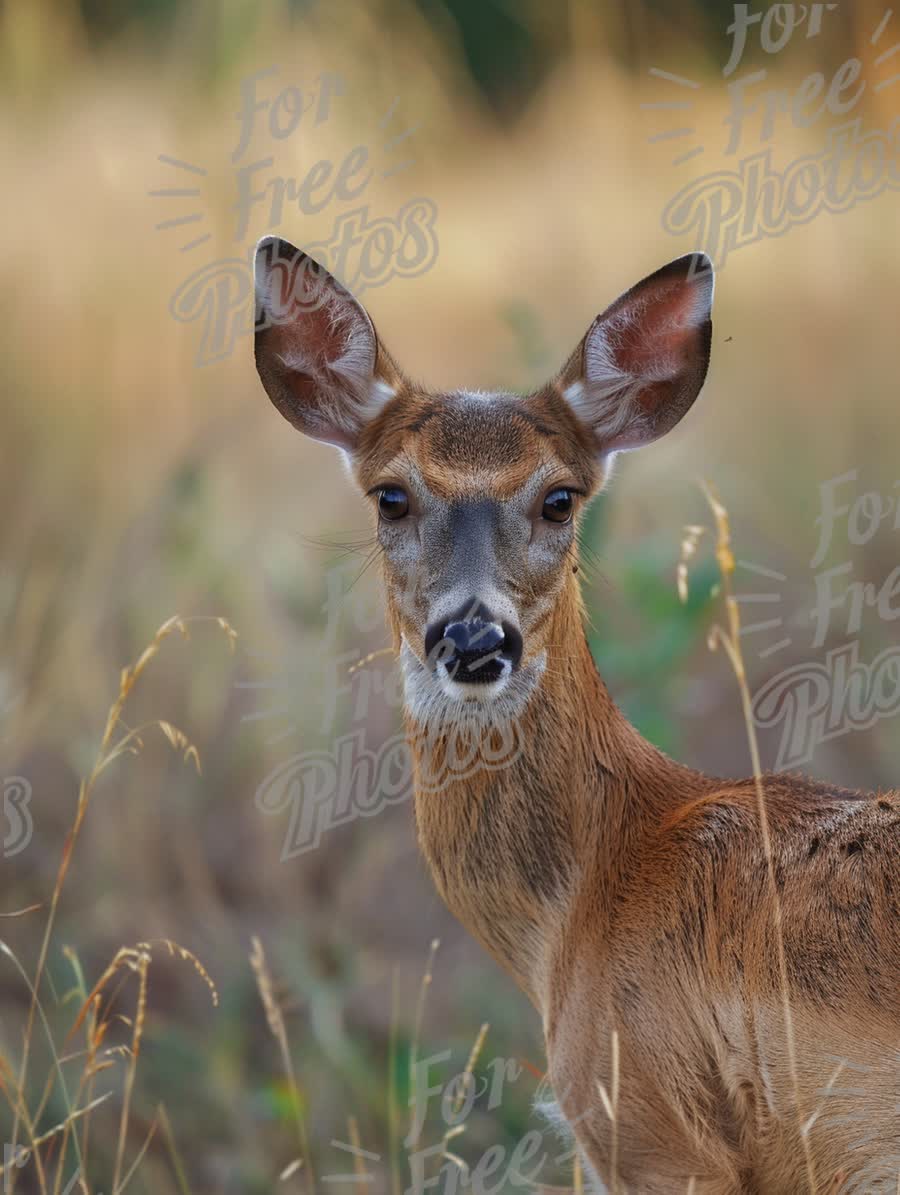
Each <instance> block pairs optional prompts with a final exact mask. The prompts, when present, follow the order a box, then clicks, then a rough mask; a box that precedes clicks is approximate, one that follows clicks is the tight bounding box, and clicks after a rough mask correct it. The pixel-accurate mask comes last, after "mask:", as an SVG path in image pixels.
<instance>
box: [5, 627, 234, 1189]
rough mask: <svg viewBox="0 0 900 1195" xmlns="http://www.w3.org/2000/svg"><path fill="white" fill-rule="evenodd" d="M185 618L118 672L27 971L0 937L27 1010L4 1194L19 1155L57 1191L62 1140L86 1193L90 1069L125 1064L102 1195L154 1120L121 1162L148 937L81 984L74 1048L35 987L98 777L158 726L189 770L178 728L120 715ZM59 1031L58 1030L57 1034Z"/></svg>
mask: <svg viewBox="0 0 900 1195" xmlns="http://www.w3.org/2000/svg"><path fill="white" fill-rule="evenodd" d="M189 621H199V620H196V619H194V620H186V619H182V618H180V617H178V616H175V617H173V618H170V619H168V620H167V621H166V622H165V623H163V625H162V626H161V627H160V628H159V629H158V630H157V632H156V634H155V635H154V636H153V639H152V640H151V642H150V643H149V645H148V646H147V647H146V648H145V650H144V651H143V652H142V653H141V654H140V656H139V657H138V659H137V661H136V662H135V664H134V665H132V666H131V667H129V668H125V669H123V671H122V674H121V677H120V680H119V691H118V694H117V696H116V699H115V701H114V702H113V704H112V706H111V707H110V710H109V713H108V715H107V719H106V726H105V728H104V731H103V736H102V738H101V741H100V746H99V749H98V751H97V755H96V758H95V760H94V764H93V766H92V768H91V770H90V772H89V774H88V775H87V777H86V778H85V779H84V780H83V781H82V783H81V786H80V788H79V792H78V801H77V803H76V807H75V818H74V821H73V823H72V826H71V828H70V830H69V832H68V834H67V836H66V841H65V844H64V846H63V851H62V857H61V859H60V863H59V867H58V870H57V873H56V880H55V883H54V886H53V892H52V895H51V898H50V902H49V911H48V915H47V920H46V924H45V927H44V932H43V936H42V938H41V943H40V949H39V952H38V958H37V963H36V966H35V971H34V976H33V977H32V978H29V977H28V976H27V974H26V972H25V969H24V967H23V966H22V964H21V963H20V961H19V960H18V958H16V957H15V956H14V955H13V954H12V952H11V951H10V950H9V948H8V947H7V946H6V944H5V943H4V944H2V948H3V953H4V954H6V956H7V957H8V958H10V959H11V960H12V961H13V962H14V964H15V966H16V969H17V970H18V971H19V973H20V974H21V975H22V977H23V979H24V980H25V982H26V984H27V986H28V990H29V993H30V1000H29V1003H28V1011H27V1014H26V1017H25V1024H24V1027H23V1030H22V1048H21V1055H20V1059H19V1062H18V1066H17V1067H16V1066H15V1065H14V1064H12V1063H10V1062H9V1061H7V1060H6V1059H3V1060H2V1072H3V1078H2V1080H0V1090H2V1093H3V1095H4V1097H5V1098H6V1100H7V1102H8V1103H9V1106H10V1108H11V1111H12V1114H13V1122H12V1132H11V1138H10V1141H9V1144H8V1154H9V1157H10V1158H11V1159H12V1164H7V1166H6V1167H5V1169H4V1171H3V1173H4V1183H5V1187H4V1190H5V1191H6V1192H8V1195H13V1192H14V1191H15V1188H16V1185H17V1183H18V1180H19V1178H20V1177H21V1172H22V1170H23V1168H24V1167H25V1166H27V1165H28V1164H29V1163H30V1164H31V1165H32V1166H33V1169H34V1176H35V1179H36V1181H37V1183H38V1186H39V1190H40V1193H41V1195H49V1193H50V1192H51V1191H52V1192H53V1195H59V1192H60V1191H61V1189H62V1184H63V1179H64V1168H65V1166H66V1165H67V1164H68V1162H69V1151H68V1149H67V1146H68V1145H69V1144H70V1143H71V1146H72V1155H73V1156H74V1160H75V1163H76V1174H77V1175H78V1181H79V1185H80V1189H81V1190H82V1191H83V1192H84V1195H90V1193H91V1186H90V1183H89V1180H88V1177H87V1176H88V1167H89V1151H88V1145H89V1141H90V1137H89V1129H90V1125H91V1115H92V1113H93V1111H94V1109H96V1108H97V1107H99V1105H101V1104H103V1103H104V1102H105V1101H106V1100H107V1099H109V1098H110V1096H111V1095H113V1094H114V1093H113V1091H108V1092H105V1093H103V1094H102V1095H101V1096H98V1097H94V1094H93V1092H94V1088H95V1081H96V1079H97V1076H98V1075H100V1074H103V1073H104V1072H106V1071H108V1070H109V1069H110V1068H111V1067H112V1066H114V1065H115V1062H116V1061H117V1060H118V1059H120V1058H124V1059H125V1063H126V1065H125V1075H124V1082H123V1090H122V1097H121V1108H120V1114H119V1127H118V1134H117V1137H116V1150H115V1161H114V1165H113V1171H112V1178H111V1185H110V1191H111V1195H120V1192H122V1191H124V1190H125V1188H126V1186H127V1185H128V1183H129V1181H130V1179H131V1177H132V1175H133V1174H134V1171H135V1169H136V1167H137V1166H138V1165H139V1163H140V1160H141V1158H142V1157H143V1155H144V1153H145V1151H146V1149H147V1147H148V1145H149V1143H150V1140H151V1138H152V1136H153V1133H154V1132H155V1130H156V1122H155V1121H154V1122H153V1123H152V1124H151V1126H150V1130H149V1132H148V1134H147V1136H146V1138H145V1139H144V1141H143V1143H142V1145H141V1146H140V1148H139V1150H138V1153H137V1156H136V1158H135V1160H134V1162H133V1163H132V1165H131V1166H130V1167H129V1168H128V1170H127V1171H126V1170H125V1169H124V1167H125V1151H126V1148H127V1144H128V1139H129V1121H130V1114H131V1102H132V1094H133V1091H134V1083H135V1077H136V1073H137V1065H138V1059H139V1057H140V1053H141V1042H142V1040H143V1035H144V1025H145V1017H146V1008H147V988H148V982H149V979H148V976H149V969H150V964H151V962H152V951H153V946H152V944H151V943H149V942H140V943H138V945H137V946H136V947H122V948H121V949H119V950H118V951H117V952H116V955H115V957H114V958H113V959H112V961H111V962H110V964H109V966H108V967H107V968H106V969H105V970H104V971H103V973H102V974H101V975H100V977H99V978H98V979H97V981H96V983H95V984H94V985H93V987H92V989H91V990H90V992H88V993H86V994H84V996H83V1001H82V1006H81V1011H80V1012H79V1013H78V1016H77V1017H76V1020H75V1023H74V1025H73V1026H72V1030H71V1033H70V1034H69V1038H71V1037H72V1036H73V1035H74V1034H75V1032H76V1031H77V1030H78V1029H79V1028H80V1027H81V1026H82V1024H84V1025H86V1027H87V1043H86V1047H85V1049H84V1050H83V1051H79V1052H77V1053H75V1054H67V1055H65V1056H61V1054H60V1053H59V1052H58V1049H57V1047H56V1045H55V1043H54V1041H53V1037H52V1033H51V1031H50V1028H49V1023H48V1019H47V1015H46V1012H45V1009H44V1005H43V1003H42V996H41V989H42V985H43V982H44V978H45V972H46V969H47V963H48V958H49V954H50V950H51V945H52V943H53V940H54V929H55V927H56V921H57V913H58V910H59V906H60V901H61V899H62V895H63V888H64V886H65V882H66V878H67V876H68V874H69V868H70V865H71V863H72V859H73V856H74V852H75V848H76V846H77V843H78V839H79V837H80V835H81V831H82V827H83V824H84V820H85V817H86V816H87V813H88V809H89V807H90V804H91V799H92V797H93V795H94V792H95V789H96V786H97V782H98V780H99V778H100V776H101V775H102V774H103V773H104V772H105V771H106V769H107V768H108V767H110V765H111V764H113V763H114V762H115V761H116V760H117V759H120V758H122V757H123V756H125V755H137V754H139V752H140V750H141V748H142V747H143V745H144V743H143V738H142V735H145V734H146V733H147V731H148V730H151V729H153V728H157V729H159V730H161V731H162V733H163V735H164V737H165V738H166V740H167V741H168V742H169V743H170V744H171V746H172V747H173V748H174V749H175V750H177V751H179V752H180V753H182V755H183V758H184V759H185V761H187V760H192V761H193V762H194V764H195V765H196V767H197V769H198V771H199V767H200V759H199V755H198V753H197V749H196V747H194V746H193V744H191V743H190V741H189V740H188V738H187V736H186V735H185V734H184V733H183V732H182V731H180V730H178V729H177V728H176V727H174V726H173V725H172V724H171V723H169V722H166V721H162V720H159V719H156V720H154V721H151V722H147V723H144V724H143V725H141V726H138V727H132V728H125V727H124V721H123V714H124V710H125V706H126V703H127V702H128V699H129V697H131V695H132V693H133V691H134V689H135V687H136V686H137V684H138V682H139V681H140V679H141V677H142V676H143V674H144V672H145V670H146V669H147V667H148V666H149V665H150V663H151V661H153V660H154V659H155V657H156V656H157V655H158V653H159V651H160V648H161V647H162V644H163V642H164V641H165V640H166V639H167V638H168V637H169V636H170V635H171V634H173V633H174V632H176V631H177V632H179V633H180V634H181V635H182V636H183V637H184V638H185V639H187V638H188V637H189V630H188V622H189ZM203 621H212V622H214V623H215V624H216V625H217V626H218V627H219V628H220V629H221V630H222V631H223V632H224V633H225V635H226V636H227V637H228V642H229V645H230V646H231V648H232V650H233V648H234V643H235V640H236V637H237V636H236V633H235V631H234V630H233V628H232V627H231V626H230V625H229V624H228V623H227V622H226V621H225V619H223V618H216V619H210V620H203ZM162 945H164V946H165V947H166V948H167V950H168V953H169V955H170V956H172V957H174V958H178V959H181V960H184V961H187V962H188V963H190V964H191V966H192V967H193V968H194V970H195V971H196V972H197V973H198V974H199V975H200V977H201V979H202V980H203V981H204V983H205V984H206V985H207V987H208V988H209V991H210V994H211V996H212V1000H213V1004H214V1005H215V1004H217V1003H218V993H217V991H216V987H215V984H214V983H213V981H212V979H211V978H210V976H209V974H208V973H207V971H206V969H205V968H204V966H203V964H202V963H201V962H200V960H199V959H198V958H197V957H196V956H195V955H194V954H193V953H192V952H191V951H190V950H187V949H186V948H184V947H182V946H179V945H178V944H177V943H175V942H172V941H168V940H166V941H164V942H163V943H162ZM69 957H70V959H71V961H73V964H74V965H75V967H76V975H77V978H78V979H79V981H80V979H81V975H80V968H79V967H78V966H77V957H76V956H75V955H74V953H72V952H70V955H69ZM122 971H127V972H130V973H131V974H134V975H136V976H137V979H138V989H137V995H136V1000H135V1009H134V1013H133V1015H132V1017H131V1018H130V1019H129V1018H125V1017H124V1016H123V1015H122V1014H121V1013H117V1012H114V1011H113V1009H114V1005H115V1000H114V999H113V998H110V999H109V1000H108V1001H107V1005H106V1009H105V1011H101V1009H102V1006H103V997H104V996H108V995H109V993H108V990H107V989H108V988H109V986H110V984H111V983H112V982H113V980H115V979H117V978H118V977H119V974H120V972H122ZM119 987H120V985H117V986H116V989H115V992H114V996H115V997H117V996H118V994H119ZM38 1020H40V1022H41V1025H42V1027H43V1029H44V1030H45V1033H46V1037H47V1045H48V1046H49V1049H50V1052H51V1054H52V1058H53V1069H52V1070H51V1072H50V1073H49V1074H48V1076H47V1078H46V1081H45V1083H44V1087H43V1092H42V1095H41V1098H40V1101H39V1103H38V1105H37V1106H36V1107H29V1091H30V1087H29V1082H30V1079H31V1076H30V1074H29V1064H30V1062H31V1056H32V1043H33V1037H34V1034H35V1030H36V1023H37V1021H38ZM115 1020H118V1021H120V1022H122V1023H124V1024H125V1025H126V1026H127V1027H129V1028H130V1030H131V1036H130V1040H129V1041H128V1043H127V1044H125V1045H116V1046H105V1045H104V1042H105V1041H106V1039H107V1037H108V1035H109V1034H110V1030H111V1028H112V1025H113V1022H114V1021H115ZM69 1038H67V1043H68V1040H69ZM67 1043H66V1044H67ZM71 1061H81V1062H82V1064H83V1067H82V1070H81V1073H80V1075H79V1076H78V1086H77V1090H76V1094H75V1097H74V1098H71V1097H70V1095H69V1088H68V1083H67V1078H66V1072H65V1069H64V1063H69V1062H71ZM57 1087H58V1089H59V1091H60V1092H61V1094H62V1097H63V1099H64V1101H65V1105H66V1109H67V1115H66V1117H65V1119H64V1120H63V1121H61V1122H60V1123H59V1124H57V1125H55V1126H53V1128H51V1129H48V1130H44V1131H41V1132H39V1131H38V1126H39V1124H40V1121H41V1119H42V1115H43V1111H44V1108H45V1106H46V1103H47V1101H48V1100H49V1098H50V1096H51V1093H52V1092H53V1091H54V1088H57ZM82 1100H84V1102H82ZM23 1128H24V1131H25V1133H26V1136H27V1145H25V1146H24V1147H22V1146H20V1143H19V1133H20V1131H21V1130H22V1129H23ZM79 1134H80V1136H79ZM57 1145H59V1150H58V1157H57V1161H56V1165H55V1173H54V1166H53V1159H52V1156H51V1147H53V1146H57ZM105 1185H107V1184H104V1186H105ZM66 1189H67V1190H71V1186H70V1185H69V1186H67V1188H66Z"/></svg>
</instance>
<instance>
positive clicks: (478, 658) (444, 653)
mask: <svg viewBox="0 0 900 1195" xmlns="http://www.w3.org/2000/svg"><path fill="white" fill-rule="evenodd" d="M425 653H426V655H427V656H428V660H429V663H430V664H431V665H432V667H436V666H437V664H438V663H439V662H440V663H442V664H443V665H444V666H445V668H446V669H447V672H448V673H449V675H450V679H451V680H455V681H460V682H461V683H462V684H476V685H485V684H490V682H491V681H495V680H499V679H500V677H501V676H503V675H504V673H506V672H509V671H510V670H513V669H515V668H517V667H518V664H519V661H520V660H521V658H522V636H521V635H520V634H519V632H518V631H517V630H516V628H515V627H514V626H512V625H511V624H510V623H508V622H498V621H497V620H496V619H495V618H494V616H493V615H492V614H491V612H490V610H488V609H487V607H486V606H484V605H482V604H481V603H480V602H477V601H472V602H469V603H468V604H467V605H465V606H463V608H462V609H461V610H459V611H457V613H456V614H454V615H453V616H452V617H451V618H450V619H449V620H448V621H447V622H445V623H443V625H442V624H441V623H434V624H432V626H430V627H429V628H428V631H427V632H426V634H425Z"/></svg>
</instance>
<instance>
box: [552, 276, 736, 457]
mask: <svg viewBox="0 0 900 1195" xmlns="http://www.w3.org/2000/svg"><path fill="white" fill-rule="evenodd" d="M712 297H713V268H712V262H711V261H710V260H709V258H708V257H707V256H706V254H705V253H689V254H687V256H685V257H679V258H678V259H677V260H676V261H673V262H670V263H669V264H668V265H667V266H663V268H662V269H661V270H657V271H656V273H655V274H651V275H650V276H649V277H648V278H645V279H644V280H643V282H639V283H638V284H637V285H636V286H633V287H632V288H631V290H629V291H626V292H625V294H624V295H622V296H621V298H618V299H616V301H615V303H613V304H612V306H611V307H608V308H607V309H606V311H604V312H603V314H602V315H598V316H597V318H596V319H595V320H594V322H593V324H591V327H590V328H589V329H588V332H587V335H586V336H585V338H584V340H583V341H582V342H581V344H580V345H579V346H578V348H577V349H576V351H575V353H574V354H573V355H572V357H571V358H570V360H569V362H568V364H567V365H566V367H565V368H564V369H563V371H562V374H561V375H560V379H559V380H560V384H561V388H562V391H563V394H564V396H565V398H566V399H567V400H568V402H569V403H570V405H571V406H572V408H573V409H574V411H575V414H576V415H577V416H578V418H579V419H580V420H581V421H582V422H583V423H586V424H588V425H589V427H590V428H591V429H592V431H593V433H594V437H595V439H596V441H597V446H598V449H599V451H600V453H601V454H602V455H606V454H608V453H611V452H619V451H621V450H623V449H629V448H639V447H641V446H642V445H644V444H649V443H651V442H652V441H653V440H657V439H659V437H660V436H662V435H665V433H666V432H667V431H670V430H671V429H672V428H673V427H674V426H675V424H676V423H678V422H679V420H680V419H681V418H682V416H683V415H685V414H686V413H687V411H688V410H689V409H690V407H691V405H692V404H693V402H694V399H695V398H696V397H697V395H698V394H699V393H700V388H701V387H702V385H703V382H704V379H705V378H706V369H707V366H708V365H709V347H710V341H711V338H712V320H711V319H710V311H711V308H712Z"/></svg>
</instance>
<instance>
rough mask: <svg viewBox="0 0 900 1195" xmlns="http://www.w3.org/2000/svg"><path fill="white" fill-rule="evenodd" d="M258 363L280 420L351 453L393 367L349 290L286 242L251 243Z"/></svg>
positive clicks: (392, 379)
mask: <svg viewBox="0 0 900 1195" xmlns="http://www.w3.org/2000/svg"><path fill="white" fill-rule="evenodd" d="M255 273H256V368H257V370H258V372H259V376H260V378H261V380H262V384H263V386H265V388H266V392H267V394H268V395H269V398H271V400H272V402H273V403H274V404H275V406H276V407H277V408H278V410H279V411H280V412H281V414H282V415H284V417H285V419H287V420H288V421H289V422H290V423H292V424H293V425H294V427H296V428H297V429H298V430H299V431H302V432H304V433H305V434H306V435H307V436H312V438H313V439H315V440H324V441H325V442H326V443H328V444H333V445H335V446H336V447H338V448H341V449H343V450H344V451H345V452H349V453H351V454H352V453H353V451H354V449H355V448H356V446H357V443H358V439H359V434H360V432H361V431H362V429H363V428H364V427H365V425H366V424H367V423H368V422H369V421H370V420H371V419H373V418H374V417H375V416H376V415H377V414H378V413H379V411H380V410H381V409H382V407H383V406H384V405H385V403H386V402H389V401H390V399H391V398H393V396H394V394H395V392H396V387H397V385H398V384H399V372H398V371H397V368H396V366H395V365H394V363H393V361H392V360H391V359H390V357H389V356H388V355H387V353H386V352H384V350H383V349H381V348H380V346H379V343H378V338H377V336H376V335H375V328H374V327H373V325H372V321H371V320H370V319H369V316H368V314H367V313H366V311H365V309H364V308H363V307H362V306H361V304H360V303H358V302H357V301H356V299H354V298H353V296H352V295H351V294H350V292H349V291H348V290H347V289H346V288H345V287H344V286H342V285H341V283H340V282H338V281H337V279H336V278H334V277H332V275H331V274H329V273H328V271H327V270H326V269H325V268H324V267H323V266H321V265H319V263H318V262H317V261H314V260H313V259H312V258H311V257H309V256H307V254H305V253H303V252H302V251H301V250H300V249H297V248H295V246H294V245H292V244H290V242H289V241H284V240H281V239H280V238H279V237H263V239H262V240H261V241H260V242H259V244H258V245H257V247H256V260H255Z"/></svg>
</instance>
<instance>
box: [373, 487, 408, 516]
mask: <svg viewBox="0 0 900 1195" xmlns="http://www.w3.org/2000/svg"><path fill="white" fill-rule="evenodd" d="M378 513H379V514H380V515H381V517H382V518H383V519H390V520H392V521H393V520H394V519H402V518H403V517H404V516H405V515H407V514H408V513H409V497H408V495H407V493H406V491H405V490H401V489H400V487H399V486H394V485H389V486H385V488H384V489H383V490H379V491H378Z"/></svg>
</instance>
